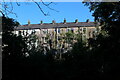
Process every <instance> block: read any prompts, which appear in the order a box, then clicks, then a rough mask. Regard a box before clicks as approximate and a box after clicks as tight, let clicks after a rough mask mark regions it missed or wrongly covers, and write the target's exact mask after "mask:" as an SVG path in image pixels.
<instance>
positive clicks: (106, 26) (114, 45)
mask: <svg viewBox="0 0 120 80" xmlns="http://www.w3.org/2000/svg"><path fill="white" fill-rule="evenodd" d="M85 5H86V6H89V9H90V11H93V16H94V17H95V21H96V22H98V21H100V23H101V26H102V30H103V31H104V32H106V35H105V36H104V35H103V33H100V35H98V37H97V39H96V40H94V41H93V43H95V45H94V49H93V50H91V53H92V54H93V55H92V56H93V57H94V58H93V59H95V60H96V61H97V63H98V64H96V65H99V67H98V70H100V72H101V74H103V75H104V77H103V78H106V79H110V78H112V79H117V80H118V79H120V78H119V76H118V74H117V71H120V69H119V65H120V64H119V63H120V58H119V57H120V54H119V53H120V46H119V45H120V43H119V41H120V37H119V36H120V32H119V30H120V28H119V26H120V2H114V3H108V2H106V3H104V2H97V3H96V2H86V3H85ZM100 66H101V67H100ZM111 75H112V76H111Z"/></svg>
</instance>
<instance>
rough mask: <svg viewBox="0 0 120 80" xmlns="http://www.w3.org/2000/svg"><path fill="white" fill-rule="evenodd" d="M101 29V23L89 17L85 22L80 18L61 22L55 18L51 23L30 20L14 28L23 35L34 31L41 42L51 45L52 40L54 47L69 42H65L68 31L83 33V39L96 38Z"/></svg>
mask: <svg viewBox="0 0 120 80" xmlns="http://www.w3.org/2000/svg"><path fill="white" fill-rule="evenodd" d="M99 31H100V26H99V24H98V23H96V22H90V20H89V19H87V20H86V21H85V22H79V21H78V19H76V20H75V21H74V22H67V21H66V19H64V21H63V22H61V23H56V22H55V20H53V21H52V22H51V23H43V21H40V23H39V24H30V21H28V24H26V25H20V26H18V27H15V28H14V32H15V34H17V35H19V33H21V35H23V36H26V35H29V34H31V33H33V32H34V33H35V34H36V35H37V36H38V38H39V41H40V44H42V45H43V46H45V45H46V46H50V44H49V42H50V41H51V42H52V48H55V47H56V45H57V47H58V46H59V47H60V46H62V44H63V43H66V44H68V43H67V42H65V39H66V37H67V36H66V35H65V34H66V33H68V32H71V33H73V34H81V37H82V39H83V40H85V39H86V40H87V39H89V38H94V37H95V36H96V34H97V33H98V32H99Z"/></svg>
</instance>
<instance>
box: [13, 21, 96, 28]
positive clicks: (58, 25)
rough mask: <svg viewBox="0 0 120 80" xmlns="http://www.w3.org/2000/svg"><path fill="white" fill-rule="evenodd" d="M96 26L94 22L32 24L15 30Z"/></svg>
mask: <svg viewBox="0 0 120 80" xmlns="http://www.w3.org/2000/svg"><path fill="white" fill-rule="evenodd" d="M91 26H95V23H94V22H78V23H75V22H67V23H65V24H64V23H54V24H52V23H43V24H30V25H28V24H27V25H20V26H18V27H15V28H14V29H15V30H30V29H48V28H67V27H91Z"/></svg>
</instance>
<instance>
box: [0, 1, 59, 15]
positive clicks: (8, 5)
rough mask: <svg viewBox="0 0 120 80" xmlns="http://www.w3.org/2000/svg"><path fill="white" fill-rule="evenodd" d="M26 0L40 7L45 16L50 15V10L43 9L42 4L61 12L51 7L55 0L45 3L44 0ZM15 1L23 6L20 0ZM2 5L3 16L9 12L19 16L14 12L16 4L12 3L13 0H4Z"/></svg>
mask: <svg viewBox="0 0 120 80" xmlns="http://www.w3.org/2000/svg"><path fill="white" fill-rule="evenodd" d="M24 1H25V2H27V1H28V2H33V3H34V4H35V5H36V6H37V7H38V8H39V9H40V11H41V12H42V13H43V15H45V16H48V15H49V12H45V11H44V10H43V8H42V6H44V7H46V8H48V9H50V10H53V11H55V12H59V11H57V10H55V9H53V8H51V5H52V4H54V3H53V2H49V3H45V2H44V1H43V0H39V2H38V1H36V0H24ZM15 3H16V5H17V6H21V3H19V1H17V0H16V2H15ZM26 4H27V3H26ZM0 5H2V8H0V13H1V14H2V16H5V15H6V16H7V15H9V14H14V15H16V17H17V14H16V13H14V12H13V10H14V6H13V3H12V1H11V0H8V1H5V0H2V1H1V2H0Z"/></svg>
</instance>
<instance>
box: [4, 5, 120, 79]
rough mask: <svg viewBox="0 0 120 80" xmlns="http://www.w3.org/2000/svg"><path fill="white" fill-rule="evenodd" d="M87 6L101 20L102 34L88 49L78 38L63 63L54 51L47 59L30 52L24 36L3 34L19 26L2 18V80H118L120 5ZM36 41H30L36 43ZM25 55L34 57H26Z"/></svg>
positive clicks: (119, 70) (45, 56) (119, 62)
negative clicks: (56, 57)
mask: <svg viewBox="0 0 120 80" xmlns="http://www.w3.org/2000/svg"><path fill="white" fill-rule="evenodd" d="M85 4H86V5H87V6H89V7H90V10H93V11H94V13H93V16H94V17H95V19H96V21H98V20H100V22H101V25H102V26H103V27H102V32H101V33H100V34H99V35H98V36H97V38H96V39H92V38H91V39H89V43H88V46H87V47H86V46H85V44H84V42H82V41H81V38H80V39H79V38H78V42H77V43H75V44H74V46H73V49H72V50H71V51H69V52H67V53H65V54H63V55H62V59H61V60H55V56H54V55H55V54H53V53H54V50H51V51H48V52H47V53H46V55H45V54H43V53H42V51H37V50H32V49H36V48H33V47H32V49H31V50H28V48H27V45H26V41H25V40H24V38H23V37H22V36H16V35H15V34H13V33H12V31H11V30H9V29H7V30H4V28H6V27H13V26H17V25H18V24H16V23H17V22H15V21H14V20H13V19H9V18H5V17H3V20H4V21H3V23H2V26H3V27H4V28H3V34H2V36H3V37H2V39H3V40H2V41H3V42H2V44H3V52H2V54H3V78H2V80H22V79H27V80H40V79H50V80H80V79H81V80H84V79H92V80H103V79H114V80H119V79H120V76H119V72H120V32H119V31H120V28H119V26H120V23H119V22H120V11H119V10H120V3H85ZM7 23H9V25H7ZM103 23H104V24H103ZM103 32H104V33H103ZM104 34H106V35H104ZM34 37H35V36H33V37H32V38H31V39H30V40H31V41H32V42H33V43H34V42H35V41H33V40H32V39H33V38H34ZM68 38H69V34H68ZM33 46H34V45H33ZM26 52H28V54H29V53H31V55H30V56H28V57H25V55H24V53H26Z"/></svg>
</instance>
